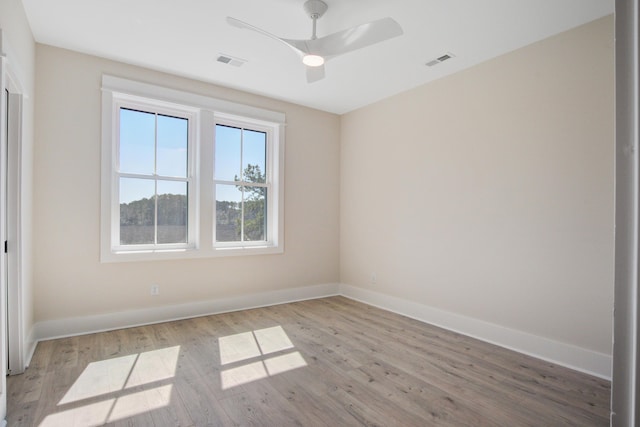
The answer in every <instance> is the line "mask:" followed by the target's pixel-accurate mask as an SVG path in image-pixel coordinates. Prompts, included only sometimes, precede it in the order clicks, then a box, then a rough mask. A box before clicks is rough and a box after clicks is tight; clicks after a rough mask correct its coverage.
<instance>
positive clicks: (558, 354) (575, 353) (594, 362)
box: [26, 283, 612, 380]
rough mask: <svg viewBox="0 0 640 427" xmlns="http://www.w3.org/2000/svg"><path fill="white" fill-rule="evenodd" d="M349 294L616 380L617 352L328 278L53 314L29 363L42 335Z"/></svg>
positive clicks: (33, 338)
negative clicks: (614, 359) (212, 297)
mask: <svg viewBox="0 0 640 427" xmlns="http://www.w3.org/2000/svg"><path fill="white" fill-rule="evenodd" d="M334 295H343V296H345V297H347V298H351V299H354V300H357V301H361V302H363V303H365V304H369V305H373V306H376V307H379V308H382V309H384V310H388V311H392V312H394V313H398V314H402V315H404V316H407V317H411V318H413V319H416V320H420V321H422V322H426V323H429V324H432V325H435V326H439V327H441V328H444V329H448V330H451V331H455V332H458V333H461V334H464V335H467V336H470V337H473V338H477V339H479V340H482V341H486V342H489V343H492V344H496V345H499V346H501V347H505V348H508V349H510V350H514V351H517V352H519V353H523V354H527V355H530V356H533V357H536V358H538V359H542V360H547V361H549V362H553V363H556V364H558V365H562V366H566V367H568V368H571V369H575V370H577V371H581V372H585V373H588V374H591V375H595V376H597V377H600V378H604V379H607V380H611V369H612V365H611V363H612V357H611V356H610V355H607V354H602V353H598V352H595V351H591V350H587V349H584V348H581V347H577V346H573V345H570V344H565V343H562V342H559V341H554V340H551V339H548V338H544V337H540V336H537V335H533V334H529V333H527V332H522V331H518V330H515V329H510V328H505V327H503V326H500V325H496V324H493V323H489V322H485V321H481V320H477V319H473V318H470V317H466V316H462V315H459V314H456V313H452V312H448V311H444V310H440V309H437V308H434V307H430V306H428V305H425V304H420V303H416V302H413V301H408V300H405V299H402V298H397V297H392V296H389V295H385V294H381V293H378V292H374V291H370V290H366V289H362V288H358V287H355V286H351V285H344V284H335V283H331V284H324V285H315V286H306V287H300V288H292V289H283V290H278V291H269V292H261V293H257V294H252V295H245V296H238V297H231V298H222V299H217V300H209V301H200V302H194V303H186V304H178V305H170V306H163V307H153V308H146V309H140V310H130V311H123V312H116V313H108V314H99V315H92V316H83V317H73V318H67V319H58V320H47V321H43V322H38V323H36V324H35V325H34V327H33V330H32V332H31V334H30V335H29V339H28V341H27V346H28V348H27V353H26V354H27V356H28V359H27V363H26V365H28V364H29V362H30V360H31V357H32V355H33V351H34V350H35V346H36V344H37V342H38V341H43V340H48V339H54V338H63V337H69V336H75V335H83V334H89V333H94V332H102V331H109V330H114V329H121V328H129V327H134V326H142V325H149V324H153V323H161V322H168V321H172V320H180V319H188V318H192V317H198V316H206V315H210V314H219V313H226V312H230V311H237V310H246V309H251V308H258V307H266V306H270V305H276V304H285V303H288V302H294V301H302V300H309V299H315V298H323V297H327V296H334Z"/></svg>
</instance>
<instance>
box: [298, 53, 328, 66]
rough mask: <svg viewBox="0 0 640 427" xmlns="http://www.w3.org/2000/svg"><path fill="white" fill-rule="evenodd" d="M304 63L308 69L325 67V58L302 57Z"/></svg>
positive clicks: (315, 56)
mask: <svg viewBox="0 0 640 427" xmlns="http://www.w3.org/2000/svg"><path fill="white" fill-rule="evenodd" d="M302 63H303V64H304V65H306V66H308V67H319V66H321V65H324V58H323V57H322V56H320V55H312V54H310V55H305V56H303V57H302Z"/></svg>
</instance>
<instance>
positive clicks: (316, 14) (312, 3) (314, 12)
mask: <svg viewBox="0 0 640 427" xmlns="http://www.w3.org/2000/svg"><path fill="white" fill-rule="evenodd" d="M328 8H329V6H327V4H326V3H325V2H323V1H322V0H307V1H306V2H305V3H304V11H305V12H307V15H309V18H311V19H318V18H320V17H321V16H322V15H324V13H325V12H326V11H327V9H328Z"/></svg>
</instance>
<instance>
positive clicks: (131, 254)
mask: <svg viewBox="0 0 640 427" xmlns="http://www.w3.org/2000/svg"><path fill="white" fill-rule="evenodd" d="M281 253H284V248H283V247H282V245H280V246H267V245H264V246H242V247H238V246H235V247H232V246H228V247H218V248H211V249H209V250H204V249H195V248H185V249H150V250H135V251H108V252H106V253H105V252H103V253H102V254H101V257H100V262H102V263H114V262H140V261H169V260H181V259H197V258H219V257H229V256H249V255H271V254H281Z"/></svg>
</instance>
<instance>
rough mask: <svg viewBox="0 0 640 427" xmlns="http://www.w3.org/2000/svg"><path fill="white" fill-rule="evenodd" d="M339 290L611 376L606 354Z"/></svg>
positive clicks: (540, 356)
mask: <svg viewBox="0 0 640 427" xmlns="http://www.w3.org/2000/svg"><path fill="white" fill-rule="evenodd" d="M340 294H341V295H343V296H345V297H347V298H351V299H354V300H357V301H360V302H363V303H365V304H369V305H373V306H375V307H379V308H382V309H384V310H388V311H392V312H394V313H398V314H402V315H404V316H407V317H410V318H413V319H416V320H420V321H422V322H425V323H429V324H432V325H435V326H439V327H441V328H444V329H448V330H451V331H454V332H458V333H461V334H463V335H467V336H470V337H473V338H477V339H479V340H482V341H485V342H489V343H491V344H496V345H499V346H500V347H505V348H508V349H510V350H514V351H517V352H519V353H523V354H526V355H529V356H533V357H536V358H538V359H542V360H546V361H549V362H552V363H555V364H558V365H562V366H566V367H568V368H571V369H575V370H577V371H581V372H585V373H587V374H590V375H594V376H597V377H600V378H604V379H607V380H611V370H612V357H611V356H610V355H607V354H603V353H598V352H595V351H591V350H587V349H584V348H581V347H577V346H574V345H570V344H565V343H562V342H559V341H554V340H551V339H548V338H544V337H540V336H537V335H533V334H529V333H527V332H522V331H518V330H515V329H509V328H505V327H504V326H500V325H496V324H493V323H489V322H485V321H482V320H477V319H473V318H470V317H466V316H462V315H459V314H456V313H452V312H448V311H444V310H440V309H437V308H434V307H430V306H428V305H424V304H420V303H416V302H413V301H408V300H405V299H402V298H397V297H392V296H389V295H385V294H381V293H378V292H374V291H370V290H366V289H362V288H358V287H355V286H351V285H344V284H343V285H340Z"/></svg>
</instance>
